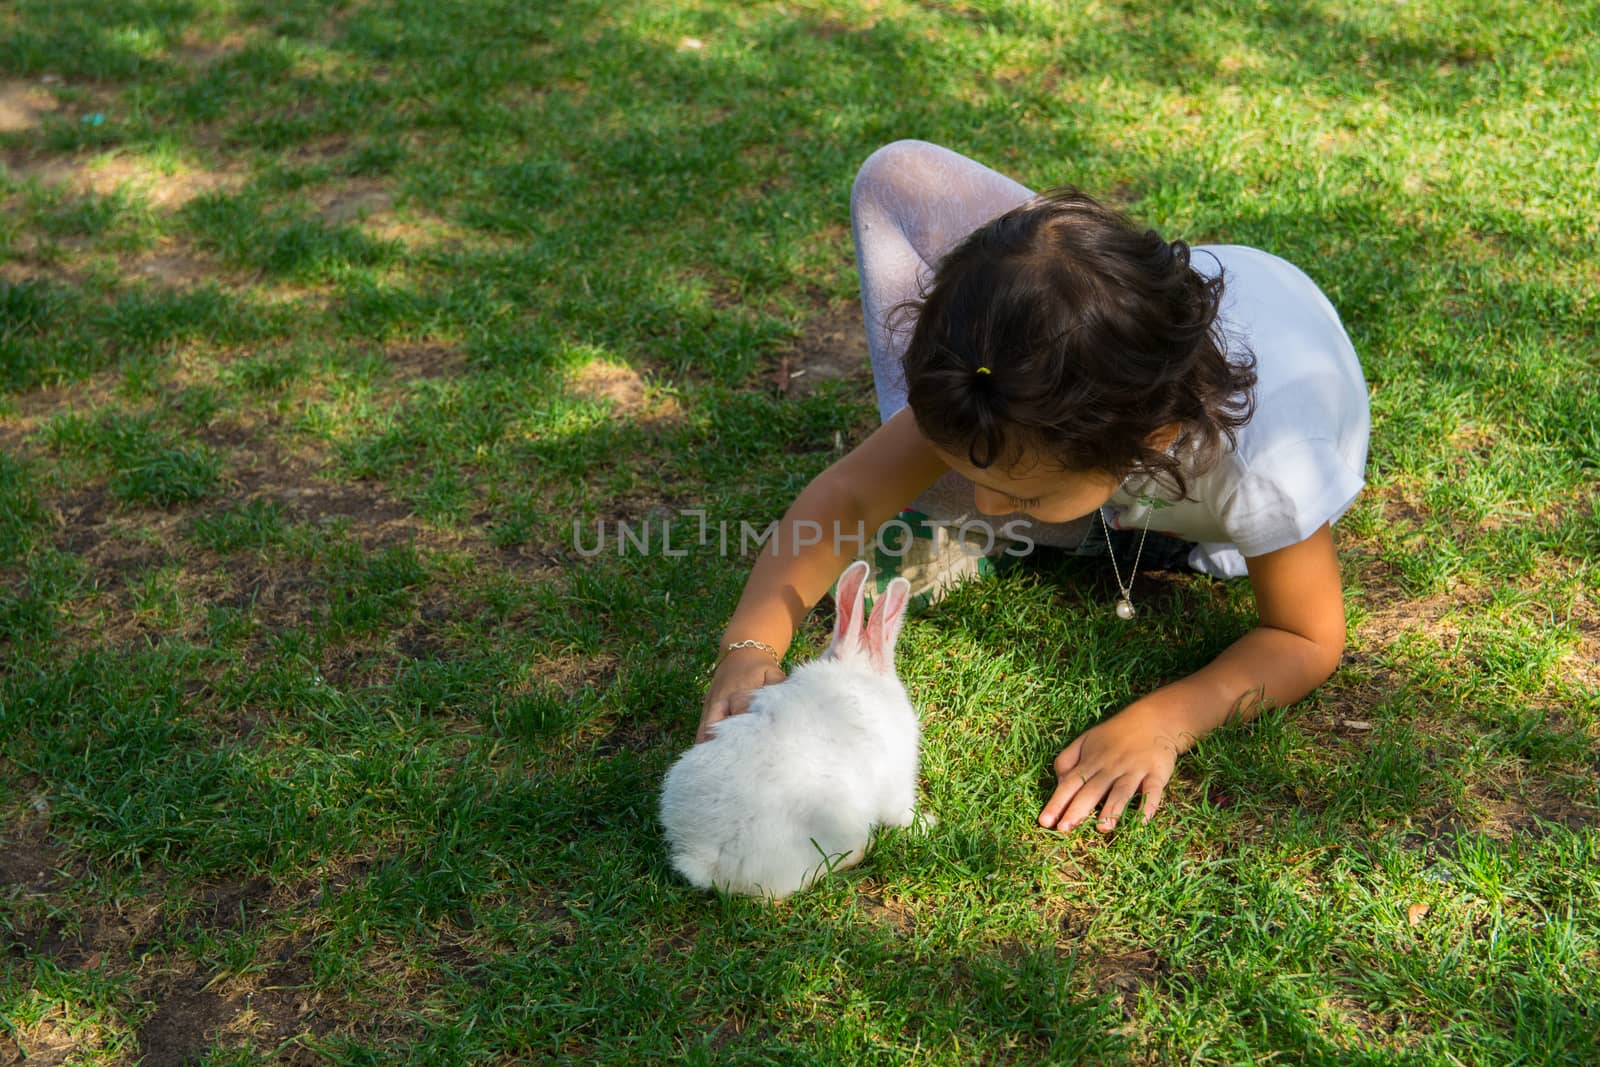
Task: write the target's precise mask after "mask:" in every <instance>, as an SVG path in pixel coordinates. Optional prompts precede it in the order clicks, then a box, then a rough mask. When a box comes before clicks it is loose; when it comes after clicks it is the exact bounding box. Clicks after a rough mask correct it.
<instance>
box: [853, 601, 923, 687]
mask: <svg viewBox="0 0 1600 1067" xmlns="http://www.w3.org/2000/svg"><path fill="white" fill-rule="evenodd" d="M910 599H911V583H910V582H908V581H906V580H905V579H904V578H896V579H894V580H893V581H892V582H890V583H889V588H887V589H885V590H884V591H883V595H882V596H880V597H879V598H878V600H877V602H876V603H874V604H873V605H872V616H871V618H869V619H867V632H866V636H865V637H864V638H863V639H862V642H861V644H862V648H863V649H865V650H866V653H867V659H868V660H869V661H871V663H872V665H873V667H875V668H876V669H877V670H879V671H880V672H882V673H884V674H892V673H894V646H895V642H896V641H898V640H899V639H900V627H901V626H903V625H904V624H905V621H906V603H907V602H908V601H909V600H910Z"/></svg>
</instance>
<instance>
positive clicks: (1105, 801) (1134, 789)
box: [1039, 704, 1180, 833]
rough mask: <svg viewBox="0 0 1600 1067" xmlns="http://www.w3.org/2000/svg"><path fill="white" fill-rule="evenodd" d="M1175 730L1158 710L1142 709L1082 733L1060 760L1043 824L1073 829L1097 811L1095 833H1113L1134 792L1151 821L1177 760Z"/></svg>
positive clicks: (1128, 711)
mask: <svg viewBox="0 0 1600 1067" xmlns="http://www.w3.org/2000/svg"><path fill="white" fill-rule="evenodd" d="M1179 748H1180V746H1179V743H1178V737H1177V731H1176V730H1174V729H1173V727H1172V724H1171V723H1170V721H1169V720H1167V719H1166V718H1164V717H1163V716H1162V715H1161V714H1160V713H1159V712H1158V711H1157V709H1154V708H1150V707H1148V706H1140V705H1138V704H1135V705H1132V706H1130V707H1127V708H1124V709H1123V710H1122V711H1121V712H1119V713H1118V714H1116V715H1113V716H1112V717H1111V718H1109V719H1107V720H1106V721H1105V722H1103V723H1101V724H1099V725H1098V726H1095V727H1092V728H1091V729H1088V730H1085V731H1084V732H1083V733H1082V734H1079V735H1078V737H1077V739H1076V740H1074V741H1073V742H1072V744H1070V745H1068V746H1067V747H1066V748H1064V749H1062V750H1061V754H1060V755H1059V756H1057V757H1056V762H1055V771H1056V789H1055V792H1054V793H1053V794H1051V797H1050V800H1049V802H1048V803H1046V804H1045V806H1044V810H1043V811H1041V812H1040V813H1039V825H1040V826H1044V827H1047V828H1048V827H1053V828H1055V829H1057V830H1071V829H1072V828H1073V827H1075V826H1077V825H1078V824H1079V823H1081V822H1083V821H1084V820H1085V819H1087V818H1088V817H1089V815H1090V813H1091V812H1093V811H1094V809H1095V808H1099V809H1100V818H1099V820H1098V821H1097V822H1096V823H1095V827H1094V828H1095V829H1096V830H1099V831H1100V832H1101V833H1109V832H1111V831H1112V830H1113V829H1115V828H1116V825H1117V820H1118V819H1119V818H1121V817H1122V812H1123V810H1124V809H1125V808H1126V807H1127V806H1128V801H1129V800H1130V799H1131V798H1132V797H1133V795H1134V794H1135V793H1142V794H1144V803H1143V805H1142V806H1141V807H1142V810H1143V813H1144V819H1145V821H1146V822H1149V821H1150V816H1152V815H1154V814H1155V812H1156V809H1157V808H1159V807H1160V806H1161V791H1162V790H1163V789H1165V788H1166V785H1167V782H1169V781H1170V780H1171V779H1172V769H1173V767H1174V765H1175V764H1176V763H1177V760H1178V751H1179Z"/></svg>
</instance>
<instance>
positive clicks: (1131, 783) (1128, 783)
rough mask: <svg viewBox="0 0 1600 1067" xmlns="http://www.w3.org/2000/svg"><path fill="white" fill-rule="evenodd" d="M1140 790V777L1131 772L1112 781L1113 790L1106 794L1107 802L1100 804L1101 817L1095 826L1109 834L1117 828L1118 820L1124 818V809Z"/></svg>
mask: <svg viewBox="0 0 1600 1067" xmlns="http://www.w3.org/2000/svg"><path fill="white" fill-rule="evenodd" d="M1138 790H1139V779H1138V778H1136V777H1134V776H1133V775H1131V774H1125V775H1123V776H1122V777H1121V778H1118V779H1117V780H1116V781H1115V782H1114V783H1112V786H1111V791H1110V792H1109V793H1107V794H1106V799H1105V803H1103V804H1101V805H1100V818H1099V820H1097V821H1096V822H1095V824H1094V828H1095V829H1096V830H1099V831H1100V832H1101V833H1103V834H1108V833H1110V832H1111V831H1112V830H1115V829H1116V828H1117V820H1118V819H1120V818H1122V811H1123V809H1124V808H1126V807H1127V806H1128V801H1129V800H1130V799H1131V798H1132V797H1133V794H1134V793H1136V792H1138Z"/></svg>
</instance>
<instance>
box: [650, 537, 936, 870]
mask: <svg viewBox="0 0 1600 1067" xmlns="http://www.w3.org/2000/svg"><path fill="white" fill-rule="evenodd" d="M866 577H867V564H866V563H865V562H863V561H861V560H857V561H856V562H855V563H852V564H851V565H850V566H849V567H847V568H845V572H844V574H842V575H841V576H840V577H839V584H838V587H837V591H836V593H835V601H836V603H837V608H838V612H837V615H836V617H835V619H834V624H833V640H832V642H830V643H829V645H828V648H827V650H826V651H824V652H823V653H822V655H821V656H820V657H818V658H817V659H815V660H812V661H811V662H810V663H806V664H803V665H801V666H799V667H796V668H795V670H794V673H793V674H791V675H789V677H788V678H787V679H786V680H784V681H783V682H780V683H778V684H776V685H768V686H763V687H762V688H760V689H758V690H756V691H755V693H754V694H753V696H752V699H751V701H750V710H749V711H748V712H746V713H745V714H743V715H734V716H731V717H729V718H726V719H723V720H721V721H720V722H718V723H717V724H716V725H715V726H713V727H712V735H711V739H710V740H709V741H705V742H702V743H701V744H698V745H696V746H695V747H693V748H691V749H690V750H689V751H688V752H685V753H684V754H683V755H682V756H681V757H679V759H678V762H677V763H675V764H673V766H672V769H671V770H670V771H668V772H667V777H666V782H665V784H664V785H663V787H662V790H661V823H662V825H663V826H664V827H665V829H666V833H667V840H668V842H669V843H670V844H671V846H672V865H673V867H675V868H676V869H677V871H678V873H680V874H682V875H683V876H684V877H685V878H687V879H688V880H689V881H690V882H691V883H693V884H694V885H695V886H698V887H699V888H701V889H710V888H713V887H715V888H718V889H724V890H727V891H729V892H733V893H742V894H745V895H747V896H770V897H775V898H777V899H780V900H781V899H782V898H784V897H786V896H788V895H789V894H790V893H793V892H795V891H796V890H799V889H804V888H805V887H806V886H808V885H810V884H811V883H812V882H813V881H815V880H816V879H817V878H818V877H819V876H821V875H823V874H825V873H827V872H828V871H829V870H830V869H831V870H837V869H839V868H843V867H851V866H854V865H855V864H857V863H859V862H860V861H861V858H862V856H863V855H864V854H865V853H866V848H867V842H868V841H869V839H870V838H871V836H872V830H873V827H874V826H879V825H885V826H910V825H911V824H912V822H913V820H914V819H915V818H916V800H917V746H918V736H919V728H918V724H917V713H916V710H915V709H914V708H912V706H911V701H910V699H909V698H908V697H907V696H906V691H905V687H904V686H902V685H901V684H900V681H899V679H898V678H896V677H895V672H894V645H895V639H896V638H897V637H899V635H900V627H901V624H902V623H903V622H904V621H905V610H906V600H907V598H908V597H909V595H910V592H911V586H910V584H909V583H908V582H907V581H906V580H905V579H904V578H896V579H894V580H893V581H891V582H890V583H889V587H888V589H886V590H885V591H884V593H883V596H882V597H880V598H879V600H878V603H877V604H876V605H874V610H873V612H872V617H871V618H870V619H868V620H867V621H866V625H865V626H864V627H863V625H862V621H861V614H862V612H861V608H862V585H863V583H864V581H865V580H866Z"/></svg>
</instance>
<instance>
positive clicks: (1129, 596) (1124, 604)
mask: <svg viewBox="0 0 1600 1067" xmlns="http://www.w3.org/2000/svg"><path fill="white" fill-rule="evenodd" d="M1155 510H1156V509H1155V508H1149V509H1147V510H1146V511H1145V513H1144V528H1143V529H1141V530H1140V531H1139V550H1138V551H1137V552H1135V553H1134V554H1133V566H1132V567H1130V568H1129V569H1128V584H1127V585H1123V584H1122V568H1120V567H1118V566H1117V550H1116V549H1115V548H1113V547H1112V545H1111V527H1109V526H1107V525H1106V509H1105V508H1101V509H1100V529H1101V530H1103V531H1104V532H1105V535H1106V555H1108V556H1110V557H1111V573H1112V574H1115V575H1116V576H1117V590H1118V591H1119V592H1121V593H1122V599H1121V600H1118V601H1117V618H1119V619H1122V620H1123V621H1124V622H1126V621H1127V620H1129V619H1131V618H1133V617H1134V615H1136V614H1138V613H1137V612H1136V611H1134V610H1133V579H1134V577H1135V576H1136V575H1138V573H1139V558H1140V557H1141V556H1143V555H1144V539H1145V535H1146V534H1148V533H1149V532H1150V516H1151V515H1152V514H1154V513H1155Z"/></svg>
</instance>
